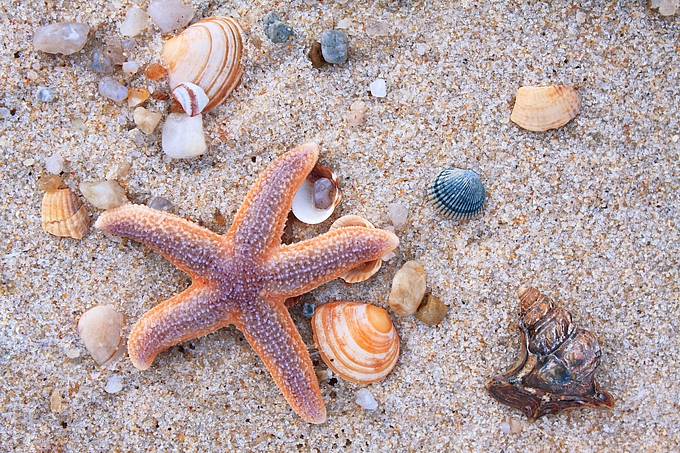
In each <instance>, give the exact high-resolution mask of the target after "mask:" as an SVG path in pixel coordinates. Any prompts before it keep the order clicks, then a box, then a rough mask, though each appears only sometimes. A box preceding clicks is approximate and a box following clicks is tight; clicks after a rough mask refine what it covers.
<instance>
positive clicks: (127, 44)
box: [121, 38, 137, 50]
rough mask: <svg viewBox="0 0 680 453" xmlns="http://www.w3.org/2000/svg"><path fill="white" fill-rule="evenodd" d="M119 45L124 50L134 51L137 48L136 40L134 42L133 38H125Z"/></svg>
mask: <svg viewBox="0 0 680 453" xmlns="http://www.w3.org/2000/svg"><path fill="white" fill-rule="evenodd" d="M121 44H122V45H123V49H125V50H134V49H135V47H136V46H137V40H135V38H127V39H123V40H121Z"/></svg>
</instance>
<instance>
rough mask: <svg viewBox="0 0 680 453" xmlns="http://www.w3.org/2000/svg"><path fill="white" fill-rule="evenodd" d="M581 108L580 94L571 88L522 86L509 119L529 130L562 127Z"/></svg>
mask: <svg viewBox="0 0 680 453" xmlns="http://www.w3.org/2000/svg"><path fill="white" fill-rule="evenodd" d="M580 110H581V95H579V94H578V92H577V91H576V90H575V89H573V88H572V87H568V86H564V85H557V86H549V87H522V88H520V89H519V90H518V91H517V96H516V98H515V107H514V108H513V109H512V114H511V115H510V120H511V121H512V122H513V123H515V124H517V125H518V126H520V127H522V128H524V129H527V130H530V131H537V132H539V131H547V130H548V129H556V128H558V127H560V126H564V125H565V124H567V123H568V122H569V121H571V120H572V119H573V118H574V117H575V116H576V115H578V113H579V111H580Z"/></svg>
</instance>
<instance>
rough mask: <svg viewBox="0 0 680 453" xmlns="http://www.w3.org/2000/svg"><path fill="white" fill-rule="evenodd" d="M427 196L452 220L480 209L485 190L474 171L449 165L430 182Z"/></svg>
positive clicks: (471, 214)
mask: <svg viewBox="0 0 680 453" xmlns="http://www.w3.org/2000/svg"><path fill="white" fill-rule="evenodd" d="M429 197H430V200H431V201H432V202H433V203H434V205H435V207H436V208H437V210H439V212H441V213H443V214H445V215H447V216H449V217H451V218H452V219H454V220H464V219H469V218H471V217H474V216H476V215H477V214H479V213H480V212H481V211H482V209H483V208H484V203H485V202H486V190H485V189H484V184H482V181H481V180H480V179H479V175H478V174H477V173H476V172H474V171H472V170H462V169H460V168H453V167H451V168H446V169H444V170H443V171H442V172H441V173H439V176H437V179H435V180H434V181H433V182H432V184H431V185H430V188H429Z"/></svg>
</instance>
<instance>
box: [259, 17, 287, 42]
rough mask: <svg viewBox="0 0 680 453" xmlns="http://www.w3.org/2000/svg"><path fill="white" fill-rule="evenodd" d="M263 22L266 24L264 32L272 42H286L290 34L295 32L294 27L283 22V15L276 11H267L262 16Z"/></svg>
mask: <svg viewBox="0 0 680 453" xmlns="http://www.w3.org/2000/svg"><path fill="white" fill-rule="evenodd" d="M262 23H263V25H264V33H265V34H266V35H267V38H269V39H271V40H272V42H275V43H283V42H286V41H288V38H289V37H290V35H292V34H293V28H292V27H291V26H290V25H286V24H284V23H283V22H281V16H279V13H277V12H276V11H271V12H269V13H267V14H266V15H265V16H264V17H263V18H262Z"/></svg>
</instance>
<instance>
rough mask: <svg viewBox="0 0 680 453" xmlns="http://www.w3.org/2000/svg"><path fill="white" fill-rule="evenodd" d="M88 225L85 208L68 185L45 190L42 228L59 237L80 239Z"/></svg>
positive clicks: (88, 218) (88, 220)
mask: <svg viewBox="0 0 680 453" xmlns="http://www.w3.org/2000/svg"><path fill="white" fill-rule="evenodd" d="M89 227H90V217H89V216H88V214H87V208H86V207H85V206H83V205H82V203H81V202H80V199H79V198H78V195H76V193H75V192H73V190H71V189H69V188H68V187H67V188H65V189H56V190H50V191H47V192H45V196H44V197H43V201H42V228H43V230H45V231H47V232H48V233H50V234H53V235H55V236H60V237H72V238H74V239H80V238H82V237H83V236H85V233H87V230H88V228H89Z"/></svg>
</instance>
